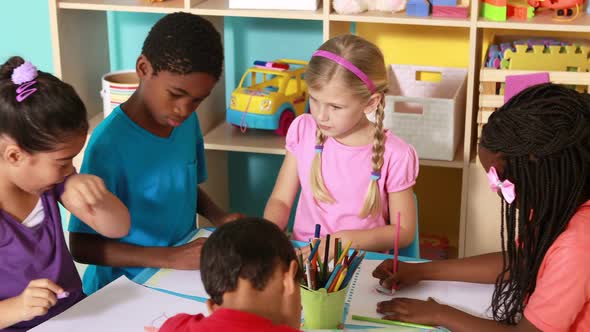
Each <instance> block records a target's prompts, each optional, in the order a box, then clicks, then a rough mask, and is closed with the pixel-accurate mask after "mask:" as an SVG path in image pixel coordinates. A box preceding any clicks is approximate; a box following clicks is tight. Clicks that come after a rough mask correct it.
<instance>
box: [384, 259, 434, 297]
mask: <svg viewBox="0 0 590 332" xmlns="http://www.w3.org/2000/svg"><path fill="white" fill-rule="evenodd" d="M393 265H394V260H393V259H387V260H384V261H383V262H382V263H381V264H379V266H377V268H376V269H375V271H373V277H375V278H377V279H379V284H380V285H381V286H382V287H383V288H387V289H391V288H393V287H394V286H395V288H396V289H398V290H399V289H402V288H405V287H408V286H412V285H415V284H417V283H418V282H419V281H421V280H423V279H422V276H421V272H420V267H421V266H420V264H415V263H404V262H401V261H400V262H398V267H397V273H393Z"/></svg>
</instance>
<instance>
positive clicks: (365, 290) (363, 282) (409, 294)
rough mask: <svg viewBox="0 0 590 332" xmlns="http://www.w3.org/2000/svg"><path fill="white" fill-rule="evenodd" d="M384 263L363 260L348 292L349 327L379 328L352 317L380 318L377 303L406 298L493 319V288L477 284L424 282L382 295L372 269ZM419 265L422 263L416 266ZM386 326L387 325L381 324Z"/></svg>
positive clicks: (374, 324)
mask: <svg viewBox="0 0 590 332" xmlns="http://www.w3.org/2000/svg"><path fill="white" fill-rule="evenodd" d="M380 263H381V261H378V260H366V259H365V260H364V261H363V262H362V263H361V266H360V268H359V269H358V270H357V271H356V273H355V275H354V277H353V279H352V281H351V283H350V286H349V290H348V295H347V299H346V303H347V304H348V306H349V307H348V308H349V309H348V314H347V315H346V324H351V325H363V326H380V325H379V324H376V323H370V322H361V321H357V320H352V315H358V316H365V317H374V318H381V317H382V316H381V315H380V314H378V313H376V311H375V308H377V303H378V302H381V301H387V300H390V299H391V298H392V297H406V298H413V299H420V300H426V299H428V297H432V298H433V299H435V300H436V301H438V302H440V303H443V304H446V305H449V306H452V307H455V308H457V309H459V310H462V311H465V312H467V313H470V314H472V315H475V316H478V317H482V318H488V319H489V318H491V311H490V309H489V307H490V304H491V303H492V294H493V293H494V285H488V284H475V283H466V282H450V281H421V282H419V283H418V284H416V285H414V286H412V287H408V288H404V289H403V290H400V291H398V292H396V293H395V294H394V295H393V296H388V295H383V294H381V293H379V292H377V291H376V290H375V288H376V287H377V286H378V285H379V282H378V280H377V279H375V278H373V276H372V273H373V270H375V268H376V267H377V266H378V265H379V264H380ZM417 264H419V263H417ZM381 326H385V325H381Z"/></svg>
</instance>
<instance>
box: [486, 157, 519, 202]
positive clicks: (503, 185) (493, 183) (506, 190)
mask: <svg viewBox="0 0 590 332" xmlns="http://www.w3.org/2000/svg"><path fill="white" fill-rule="evenodd" d="M488 180H489V181H490V188H492V191H493V192H495V193H497V192H498V190H500V192H501V193H502V197H504V199H505V200H506V202H508V204H512V202H514V199H515V198H516V194H515V192H514V184H513V183H512V182H510V181H509V180H504V181H500V178H499V177H498V172H496V168H495V167H493V166H492V167H490V170H489V171H488Z"/></svg>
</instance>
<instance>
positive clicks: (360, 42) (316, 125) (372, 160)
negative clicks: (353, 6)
mask: <svg viewBox="0 0 590 332" xmlns="http://www.w3.org/2000/svg"><path fill="white" fill-rule="evenodd" d="M305 80H306V83H307V85H308V87H309V105H310V113H311V114H304V115H302V116H299V117H298V118H297V119H295V121H294V122H293V124H292V125H291V126H290V128H289V132H288V133H287V138H286V141H287V144H286V149H287V154H286V157H285V160H284V162H283V165H282V167H281V170H280V173H279V176H278V179H277V182H276V184H275V188H274V190H273V193H272V195H271V197H270V199H269V200H268V203H267V205H266V209H265V213H264V216H265V218H267V219H269V220H271V221H273V222H275V223H276V224H278V225H279V226H280V227H282V228H285V227H286V226H287V223H288V219H289V214H290V211H291V208H292V206H293V201H294V199H295V196H296V195H297V191H298V190H299V188H301V194H300V197H299V202H298V206H297V212H296V215H295V224H294V228H293V238H294V239H295V240H300V241H307V240H309V238H311V237H313V236H314V225H315V224H320V225H321V236H322V237H323V236H325V235H326V234H331V236H332V237H338V238H341V239H342V241H343V243H348V241H352V246H353V247H358V248H361V249H365V250H372V251H387V250H390V249H392V248H393V246H394V239H395V224H396V222H397V221H396V219H397V218H396V216H397V214H398V213H400V215H401V226H400V236H399V246H400V247H405V246H408V245H409V244H410V243H411V242H412V241H413V240H414V234H415V230H416V228H415V227H416V225H415V223H416V218H415V215H416V211H415V203H414V193H413V189H412V187H413V186H414V184H415V183H416V177H417V175H418V157H417V156H416V152H415V150H414V148H413V147H412V146H410V145H409V144H407V143H406V142H404V141H403V140H402V139H400V138H399V137H397V136H395V135H394V134H393V133H392V132H390V131H388V130H385V129H384V128H383V106H384V93H385V92H386V89H387V70H386V67H385V62H384V59H383V54H382V53H381V51H380V50H379V48H378V47H377V46H375V45H374V44H372V43H370V42H368V41H366V40H365V39H362V38H360V37H357V36H353V35H342V36H338V37H335V38H333V39H330V40H328V41H327V42H325V43H324V44H323V45H322V46H321V47H320V48H319V50H318V51H316V52H315V53H314V54H313V56H312V58H311V60H310V61H309V65H308V67H307V69H306V72H305ZM371 113H374V115H375V122H374V123H373V122H371V121H369V120H368V118H367V115H368V114H371ZM392 217H393V218H392ZM390 219H393V222H391V221H390ZM324 243H325V241H322V242H321V245H322V247H323V244H324ZM322 247H321V248H320V250H323V248H322ZM306 249H307V250H308V249H309V248H306ZM305 253H307V252H305Z"/></svg>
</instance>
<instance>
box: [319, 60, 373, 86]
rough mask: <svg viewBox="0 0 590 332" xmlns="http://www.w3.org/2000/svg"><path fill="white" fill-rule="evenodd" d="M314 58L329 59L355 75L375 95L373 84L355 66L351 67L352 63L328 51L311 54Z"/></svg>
mask: <svg viewBox="0 0 590 332" xmlns="http://www.w3.org/2000/svg"><path fill="white" fill-rule="evenodd" d="M314 56H321V57H323V58H326V59H330V60H332V61H334V62H336V63H337V64H339V65H341V66H342V67H344V68H346V69H348V70H350V72H351V73H353V74H355V75H356V77H358V78H359V79H360V80H361V81H363V83H365V85H366V86H367V88H368V89H369V91H371V93H375V90H376V89H375V84H373V81H371V79H370V78H369V76H367V74H365V73H363V71H362V70H360V69H358V67H357V66H355V65H353V64H352V62H350V61H348V60H346V59H344V58H343V57H341V56H339V55H337V54H334V53H332V52H328V51H322V50H319V51H315V53H314V54H312V57H314Z"/></svg>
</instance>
